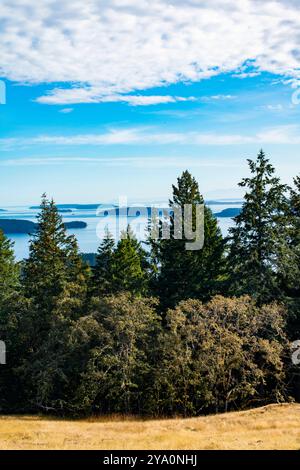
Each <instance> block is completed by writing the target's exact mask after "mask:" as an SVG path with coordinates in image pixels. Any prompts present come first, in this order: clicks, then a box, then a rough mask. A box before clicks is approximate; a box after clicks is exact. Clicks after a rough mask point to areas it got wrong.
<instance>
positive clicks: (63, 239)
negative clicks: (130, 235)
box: [15, 195, 88, 410]
mask: <svg viewBox="0 0 300 470" xmlns="http://www.w3.org/2000/svg"><path fill="white" fill-rule="evenodd" d="M29 253H30V254H29V258H28V259H27V260H26V261H25V264H24V270H23V278H22V280H23V288H24V293H25V295H26V297H27V299H28V301H29V302H30V305H29V308H28V309H27V311H26V312H25V313H24V314H23V315H22V317H21V318H20V320H19V322H18V328H19V335H20V336H22V335H24V333H23V332H26V336H25V338H24V341H23V355H22V363H21V364H20V365H17V366H16V368H15V373H16V374H17V375H18V377H19V378H20V380H21V381H22V389H23V390H22V391H23V396H24V399H25V400H26V404H27V406H28V405H30V407H31V409H32V408H34V409H37V410H38V409H44V408H43V406H44V404H43V401H42V400H41V383H42V381H41V380H40V378H41V377H42V376H43V373H44V372H45V370H46V368H47V367H48V366H49V363H51V371H50V372H49V373H52V374H55V370H54V365H53V361H52V362H51V359H52V357H53V344H57V343H58V344H59V343H60V341H63V338H64V337H66V336H67V332H68V329H69V328H70V327H71V325H72V322H74V321H76V319H77V318H79V317H80V316H81V315H82V314H83V312H84V307H85V300H86V291H87V276H88V269H87V267H86V265H84V264H83V262H82V259H81V257H80V255H79V253H78V247H77V242H76V239H75V237H74V236H68V235H67V233H66V228H65V225H64V224H63V222H62V218H61V216H60V215H59V214H58V211H57V208H56V206H55V204H54V202H53V201H49V200H48V199H47V198H46V196H45V195H44V196H43V198H42V203H41V212H40V214H39V216H38V229H37V231H36V233H34V234H33V238H32V241H31V243H30V252H29ZM55 341H56V343H55ZM57 350H59V347H58V346H57ZM56 359H57V360H58V362H59V361H60V360H61V359H60V358H59V357H58V356H56ZM46 386H47V383H46V382H45V383H44V387H46Z"/></svg>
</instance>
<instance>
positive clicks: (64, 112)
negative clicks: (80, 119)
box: [59, 108, 74, 114]
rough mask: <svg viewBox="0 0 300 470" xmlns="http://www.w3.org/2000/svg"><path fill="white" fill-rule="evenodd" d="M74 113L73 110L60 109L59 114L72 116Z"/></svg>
mask: <svg viewBox="0 0 300 470" xmlns="http://www.w3.org/2000/svg"><path fill="white" fill-rule="evenodd" d="M73 111H74V109H73V108H63V109H60V110H59V112H60V113H62V114H70V113H72V112H73Z"/></svg>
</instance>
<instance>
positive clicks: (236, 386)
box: [0, 151, 300, 416]
mask: <svg viewBox="0 0 300 470" xmlns="http://www.w3.org/2000/svg"><path fill="white" fill-rule="evenodd" d="M248 164H249V169H250V173H249V176H248V177H246V178H244V179H243V180H242V181H241V183H240V186H241V187H242V188H243V189H244V191H245V196H244V202H243V207H242V210H241V212H240V213H239V214H238V215H237V216H236V217H235V219H234V221H235V224H234V226H233V227H232V228H231V229H230V231H229V234H228V236H227V237H226V238H224V237H222V234H221V231H220V229H219V227H218V223H217V220H216V218H215V217H214V215H213V214H212V212H211V210H210V209H209V207H207V206H205V209H204V212H205V219H204V234H205V239H204V246H203V248H202V249H201V250H197V251H189V250H186V247H185V242H186V240H185V239H184V238H183V239H177V238H176V237H175V234H174V224H172V215H171V222H170V224H171V230H170V231H171V236H170V238H169V239H162V238H157V239H151V238H150V236H149V239H148V245H149V246H148V249H147V250H145V249H144V248H143V246H142V245H141V244H140V243H139V242H138V241H137V240H136V238H135V237H134V235H133V233H132V232H131V230H130V227H128V229H127V232H126V234H123V237H122V238H121V239H120V240H119V241H117V242H115V240H114V239H113V238H112V236H111V235H110V233H109V232H107V233H106V236H105V238H104V239H103V241H102V243H101V244H100V246H99V249H98V253H97V257H96V264H95V266H94V267H92V268H91V267H89V266H88V265H87V264H86V263H85V262H84V261H83V259H82V257H81V255H80V253H79V250H78V246H77V242H76V239H75V238H74V237H73V236H69V235H68V234H67V232H66V227H65V225H64V224H63V222H62V217H61V215H60V213H59V210H58V209H57V207H56V205H55V203H54V202H53V201H52V200H48V199H47V197H46V196H43V198H42V202H41V206H40V214H39V217H38V228H37V230H36V231H35V232H34V233H33V234H32V236H31V242H30V253H29V257H28V258H27V259H26V260H24V261H22V262H21V263H16V262H15V259H14V252H13V245H12V243H11V242H10V240H9V239H8V238H7V237H6V236H4V235H3V233H2V232H1V231H0V340H2V341H5V344H6V350H7V363H6V365H0V372H1V374H0V410H1V412H2V413H25V412H26V413H27V412H31V413H32V412H33V413H38V412H43V413H46V412H48V413H51V414H59V415H71V416H80V415H87V414H90V413H116V412H117V413H128V414H140V415H147V416H167V415H175V414H180V415H183V416H187V415H197V414H200V413H209V412H219V411H220V412H221V411H227V410H236V409H242V408H247V407H251V406H256V405H261V404H266V403H271V402H280V401H287V400H293V399H299V398H300V397H299V387H300V382H299V366H295V365H293V363H292V361H291V351H290V345H291V342H292V341H294V340H297V339H300V176H297V175H295V179H294V185H293V187H288V186H287V185H285V184H282V183H281V181H280V179H279V178H278V177H277V176H276V173H275V169H274V167H273V166H272V165H271V163H270V161H269V159H268V158H267V157H266V156H265V154H264V153H263V151H261V152H260V153H259V155H258V157H257V159H256V160H249V161H248ZM203 203H204V198H203V196H202V194H201V193H200V190H199V186H198V183H197V181H196V180H195V179H194V178H193V177H192V175H191V174H190V173H189V172H188V171H185V172H183V174H182V175H181V176H180V177H179V178H178V180H177V184H176V185H174V186H173V196H172V200H170V208H172V207H173V206H174V205H176V206H177V207H178V206H179V207H182V208H183V207H184V205H185V204H191V205H192V207H193V208H194V207H196V205H197V204H203ZM171 214H172V211H171ZM125 235H126V236H125Z"/></svg>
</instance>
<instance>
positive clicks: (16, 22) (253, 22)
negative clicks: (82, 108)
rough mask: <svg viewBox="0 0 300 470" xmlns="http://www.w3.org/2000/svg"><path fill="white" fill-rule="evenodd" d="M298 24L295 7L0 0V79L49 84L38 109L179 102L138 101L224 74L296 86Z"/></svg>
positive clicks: (271, 0) (288, 1)
mask: <svg viewBox="0 0 300 470" xmlns="http://www.w3.org/2000/svg"><path fill="white" fill-rule="evenodd" d="M299 23H300V10H299V4H298V2H297V1H295V0H294V1H292V0H276V1H275V0H265V1H258V0H241V1H239V2H236V1H235V0H209V1H208V0H203V1H201V2H197V1H194V0H172V2H170V1H169V0H139V1H138V2H137V1H136V0H107V1H102V0H88V1H86V2H82V1H81V0H73V1H72V2H70V1H68V0H60V1H59V2H58V1H53V0H43V2H36V3H35V5H34V7H33V3H32V0H14V1H12V0H2V2H1V29H0V56H1V66H0V74H1V76H2V77H5V78H8V79H10V80H13V81H22V82H30V83H49V84H51V83H53V84H54V83H55V84H56V89H55V90H52V92H50V93H49V94H45V95H44V96H41V97H39V99H38V101H39V102H40V103H48V104H58V103H59V104H68V103H83V102H99V101H103V98H104V97H107V99H114V100H119V101H122V102H126V103H128V104H131V105H135V106H137V105H147V104H154V103H163V102H170V101H167V100H177V101H178V97H177V98H176V97H172V96H168V97H166V96H164V97H157V96H152V97H149V96H148V97H145V96H142V97H141V96H139V94H140V93H141V91H143V90H146V89H150V88H153V87H157V86H165V85H168V84H172V83H177V82H184V83H186V82H193V81H199V80H201V79H204V78H208V77H212V76H215V75H218V74H220V73H224V72H231V73H235V74H237V75H238V76H239V77H240V78H244V77H249V76H254V75H257V74H259V73H261V72H263V71H267V72H270V73H272V74H279V75H282V76H284V77H286V78H293V79H297V78H299V77H300V55H299V43H300V38H299ZM224 38H225V39H224ZM245 64H246V65H245ZM57 83H58V84H59V85H58V86H57Z"/></svg>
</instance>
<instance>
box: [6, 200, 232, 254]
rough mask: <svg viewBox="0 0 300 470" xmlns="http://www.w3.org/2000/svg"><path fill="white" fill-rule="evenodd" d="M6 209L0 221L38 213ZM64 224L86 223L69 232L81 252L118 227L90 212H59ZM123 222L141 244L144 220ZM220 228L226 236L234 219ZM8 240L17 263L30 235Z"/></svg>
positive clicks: (33, 217)
mask: <svg viewBox="0 0 300 470" xmlns="http://www.w3.org/2000/svg"><path fill="white" fill-rule="evenodd" d="M240 206H241V205H240V204H235V205H234V207H240ZM210 207H211V209H212V211H213V212H220V211H222V210H223V209H226V208H227V207H233V206H232V205H228V206H226V205H224V204H223V205H219V204H218V205H211V206H210ZM2 209H5V212H1V213H0V218H2V219H23V220H30V221H32V222H36V217H37V214H38V210H35V209H29V207H24V206H23V207H2ZM61 216H62V218H63V221H64V222H72V221H82V222H86V224H87V227H86V228H84V229H72V230H71V229H69V230H68V233H70V234H73V235H75V236H76V238H77V240H78V244H79V248H80V251H81V252H82V253H95V252H96V251H97V248H98V246H99V244H100V243H101V240H102V238H103V235H104V233H105V228H106V227H108V229H109V230H110V232H112V233H113V234H117V233H119V232H118V228H120V227H117V226H116V224H117V223H118V222H117V221H116V218H115V217H113V216H110V215H108V216H103V215H100V214H99V213H97V211H95V210H94V209H93V210H87V209H84V210H81V209H76V210H73V211H72V213H69V212H68V213H61ZM126 220H128V222H129V223H130V226H131V227H132V229H133V230H134V232H135V235H136V237H137V238H138V239H139V240H141V241H143V240H145V234H146V228H147V223H148V221H147V218H146V217H142V216H138V217H130V218H128V219H126V217H120V219H119V224H120V225H121V226H122V227H123V228H125V227H126V224H127V222H126ZM218 223H219V226H220V228H221V230H222V233H223V235H226V234H227V232H228V229H229V227H231V226H232V225H233V220H232V219H231V218H218ZM8 237H9V238H10V239H11V240H12V241H13V242H14V250H15V256H16V259H17V260H21V259H23V258H26V257H27V256H28V252H29V241H30V236H29V235H26V234H13V235H8Z"/></svg>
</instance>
